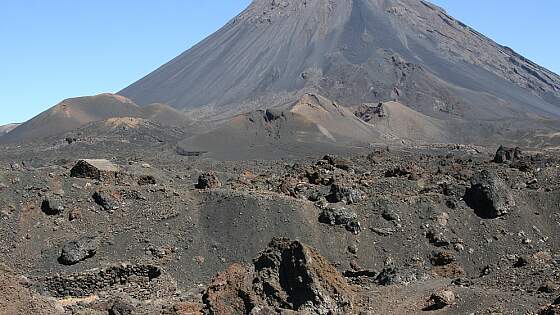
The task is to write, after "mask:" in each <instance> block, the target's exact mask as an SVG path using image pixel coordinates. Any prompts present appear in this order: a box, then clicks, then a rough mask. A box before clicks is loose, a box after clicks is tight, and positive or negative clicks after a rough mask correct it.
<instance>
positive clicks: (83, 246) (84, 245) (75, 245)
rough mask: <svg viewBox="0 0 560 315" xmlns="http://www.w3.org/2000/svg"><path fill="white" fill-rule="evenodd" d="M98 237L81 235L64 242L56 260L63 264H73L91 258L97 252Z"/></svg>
mask: <svg viewBox="0 0 560 315" xmlns="http://www.w3.org/2000/svg"><path fill="white" fill-rule="evenodd" d="M98 246H99V239H98V238H97V237H81V238H79V239H77V240H75V241H72V242H68V243H66V244H64V247H63V248H62V252H61V254H60V257H59V258H58V262H60V263H61V264H63V265H74V264H77V263H79V262H80V261H83V260H86V259H88V258H91V257H93V256H94V255H95V253H96V252H97V247H98Z"/></svg>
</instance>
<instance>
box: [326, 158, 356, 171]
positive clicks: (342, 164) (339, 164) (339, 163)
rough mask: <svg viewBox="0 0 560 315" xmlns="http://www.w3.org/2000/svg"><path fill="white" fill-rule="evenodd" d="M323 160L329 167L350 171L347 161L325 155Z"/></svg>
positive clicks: (350, 166)
mask: <svg viewBox="0 0 560 315" xmlns="http://www.w3.org/2000/svg"><path fill="white" fill-rule="evenodd" d="M323 160H325V161H327V162H328V163H329V164H330V165H332V166H334V167H336V168H339V169H341V170H345V171H349V170H351V169H352V164H351V162H350V161H349V160H346V159H343V158H340V157H337V156H334V155H325V156H324V157H323Z"/></svg>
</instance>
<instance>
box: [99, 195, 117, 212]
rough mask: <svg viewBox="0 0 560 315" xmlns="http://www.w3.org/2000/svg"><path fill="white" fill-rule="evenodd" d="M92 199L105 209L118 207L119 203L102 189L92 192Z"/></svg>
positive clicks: (112, 209)
mask: <svg viewBox="0 0 560 315" xmlns="http://www.w3.org/2000/svg"><path fill="white" fill-rule="evenodd" d="M92 197H93V200H94V201H95V203H97V204H98V205H100V206H101V207H102V208H103V209H105V210H106V211H114V210H117V209H118V208H119V203H118V202H117V201H116V199H115V198H114V197H113V196H111V195H110V194H108V193H107V192H104V191H96V192H95V193H94V194H93V196H92Z"/></svg>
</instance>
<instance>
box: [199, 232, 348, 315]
mask: <svg viewBox="0 0 560 315" xmlns="http://www.w3.org/2000/svg"><path fill="white" fill-rule="evenodd" d="M204 302H205V305H206V309H207V311H208V312H209V313H210V314H249V313H251V314H261V312H262V314H267V313H275V312H276V310H292V311H297V312H309V313H314V314H332V313H335V314H341V313H345V312H348V311H350V310H351V309H352V292H351V290H350V288H349V286H348V284H347V283H346V280H345V279H344V278H343V276H342V275H341V274H340V273H339V272H338V271H337V270H336V269H335V268H334V267H333V266H332V265H331V264H330V263H329V262H327V260H326V259H325V258H323V257H322V256H321V255H320V254H319V253H318V252H317V251H316V250H314V249H313V248H311V247H308V246H307V245H304V244H302V243H300V242H299V241H290V240H288V239H284V238H275V239H273V240H272V242H270V244H269V246H268V248H267V249H266V250H265V251H263V252H262V253H261V254H260V255H259V257H257V258H256V259H255V260H254V261H253V266H250V267H248V266H242V265H239V264H235V265H232V266H230V267H229V268H228V270H226V271H225V272H223V273H220V274H218V275H217V276H216V277H215V278H214V279H213V280H212V282H211V284H210V286H209V287H208V289H207V290H206V292H205V295H204Z"/></svg>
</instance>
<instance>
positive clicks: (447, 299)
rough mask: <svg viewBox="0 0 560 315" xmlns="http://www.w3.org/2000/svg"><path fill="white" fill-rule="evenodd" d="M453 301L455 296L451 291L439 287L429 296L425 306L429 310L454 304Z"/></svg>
mask: <svg viewBox="0 0 560 315" xmlns="http://www.w3.org/2000/svg"><path fill="white" fill-rule="evenodd" d="M455 301H456V297H455V293H453V291H451V290H447V289H439V290H437V291H436V292H434V293H433V294H432V295H431V296H430V299H429V300H428V307H427V308H428V309H429V310H439V309H442V308H445V307H447V306H450V305H453V304H455Z"/></svg>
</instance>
